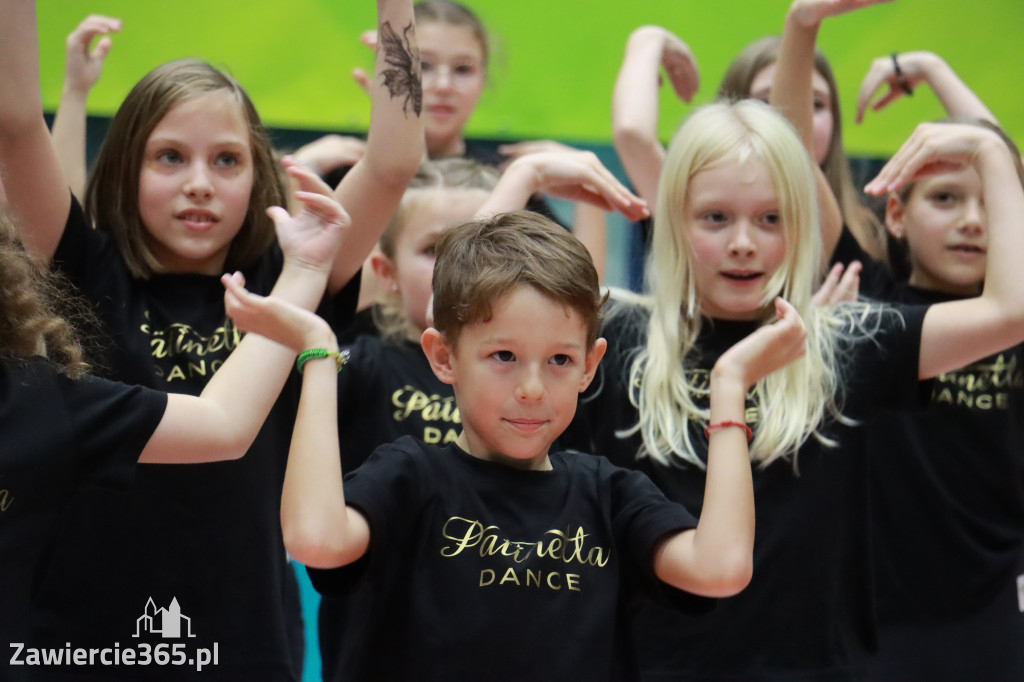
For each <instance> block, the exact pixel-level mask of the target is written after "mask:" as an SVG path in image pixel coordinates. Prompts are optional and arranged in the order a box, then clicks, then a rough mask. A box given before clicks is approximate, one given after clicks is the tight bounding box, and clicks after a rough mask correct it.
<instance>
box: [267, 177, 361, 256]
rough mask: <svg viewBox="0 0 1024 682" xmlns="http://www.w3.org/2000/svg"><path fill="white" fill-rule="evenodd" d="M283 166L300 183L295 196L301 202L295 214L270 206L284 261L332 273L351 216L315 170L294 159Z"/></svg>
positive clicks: (269, 210) (268, 211)
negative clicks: (335, 198)
mask: <svg viewBox="0 0 1024 682" xmlns="http://www.w3.org/2000/svg"><path fill="white" fill-rule="evenodd" d="M284 165H285V169H286V171H287V172H288V175H289V176H290V177H291V178H292V179H294V180H295V182H296V183H297V184H298V186H299V189H298V190H296V191H295V193H294V196H295V199H296V201H298V202H300V203H301V205H302V208H301V210H299V211H298V212H297V213H296V214H295V215H294V216H293V215H290V214H289V213H288V211H286V210H285V209H283V208H281V207H280V206H271V207H270V208H268V209H267V215H269V216H270V218H271V219H272V220H273V221H274V226H275V228H276V230H277V240H278V243H279V244H280V246H281V251H283V252H284V257H285V264H286V265H287V264H294V265H297V266H299V267H302V268H305V269H307V270H312V271H317V272H322V273H325V274H327V273H330V271H331V267H332V265H333V263H334V256H335V255H336V254H337V252H338V248H339V246H340V245H341V241H342V239H343V235H344V233H345V231H346V230H347V228H348V227H349V225H350V223H351V221H350V219H349V216H348V214H347V213H346V212H345V209H344V208H342V207H341V204H339V203H338V202H337V201H335V200H334V198H333V196H332V193H331V189H330V188H329V187H328V186H327V185H326V183H324V182H323V181H322V180H321V179H320V178H319V177H318V176H317V175H316V174H315V173H313V172H312V171H310V170H309V169H307V168H304V167H303V166H302V165H300V164H298V163H297V162H295V161H285V162H284Z"/></svg>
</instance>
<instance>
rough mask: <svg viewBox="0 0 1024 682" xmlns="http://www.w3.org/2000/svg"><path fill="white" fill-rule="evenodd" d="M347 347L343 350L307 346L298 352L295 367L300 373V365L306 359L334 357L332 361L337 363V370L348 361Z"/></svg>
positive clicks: (304, 362) (303, 363)
mask: <svg viewBox="0 0 1024 682" xmlns="http://www.w3.org/2000/svg"><path fill="white" fill-rule="evenodd" d="M348 355H349V353H348V349H347V348H346V349H345V350H343V351H336V350H327V349H326V348H309V349H307V350H304V351H302V352H301V353H299V357H298V359H296V360H295V369H297V370H299V374H302V366H303V365H305V364H306V361H307V360H319V359H320V358H334V361H335V362H336V363H337V364H338V371H339V372H340V371H341V368H342V367H344V366H345V363H346V362H348Z"/></svg>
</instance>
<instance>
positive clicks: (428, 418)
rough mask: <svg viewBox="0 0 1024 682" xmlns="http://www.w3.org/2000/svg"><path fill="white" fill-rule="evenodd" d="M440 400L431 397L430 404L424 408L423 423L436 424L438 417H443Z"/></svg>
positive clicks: (435, 396)
mask: <svg viewBox="0 0 1024 682" xmlns="http://www.w3.org/2000/svg"><path fill="white" fill-rule="evenodd" d="M439 399H440V396H437V395H432V396H430V402H429V403H428V404H427V406H426V407H424V408H423V421H425V422H436V421H437V419H438V417H440V416H441V405H440V404H438V400H439Z"/></svg>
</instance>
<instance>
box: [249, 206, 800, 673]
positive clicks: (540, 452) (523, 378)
mask: <svg viewBox="0 0 1024 682" xmlns="http://www.w3.org/2000/svg"><path fill="white" fill-rule="evenodd" d="M433 289H434V295H435V299H434V327H433V328H430V329H427V331H426V332H424V334H423V338H422V345H423V349H424V352H425V353H426V355H427V357H428V358H429V360H430V363H431V367H432V369H433V370H434V372H435V374H436V375H437V376H438V378H439V379H441V381H443V382H445V383H448V384H451V385H452V387H453V389H454V391H455V397H456V401H457V404H458V407H459V410H460V412H461V415H462V427H463V431H462V433H461V434H460V435H459V437H458V440H457V441H456V443H454V444H451V445H446V446H429V445H426V444H424V443H422V442H419V441H416V440H413V439H411V438H404V439H401V440H399V441H397V442H396V443H394V444H391V445H386V446H383V447H381V448H379V449H378V450H377V451H376V452H375V453H374V454H373V455H372V456H371V458H370V459H369V460H368V461H367V462H366V463H365V464H364V465H363V466H361V467H360V468H359V469H357V470H356V471H355V472H353V473H351V474H350V475H349V477H348V478H347V479H346V481H345V483H344V487H343V485H342V472H341V467H340V461H341V458H340V457H339V454H338V448H339V445H338V442H337V424H336V422H335V420H336V414H337V413H336V411H335V399H336V392H337V380H336V378H335V376H334V363H330V364H328V363H325V362H317V361H313V362H310V363H308V365H306V372H305V377H304V380H303V387H302V398H301V400H300V406H299V415H298V420H297V422H296V425H295V431H294V434H293V440H292V447H291V452H290V454H289V462H288V471H287V474H286V476H285V487H284V495H283V498H282V509H281V518H282V524H283V527H284V537H285V544H286V546H287V547H288V549H289V551H290V552H291V553H292V556H294V557H295V558H296V559H298V560H300V561H302V562H303V563H305V564H307V565H309V566H312V567H316V568H319V569H332V570H328V571H316V572H314V574H313V579H314V584H316V585H317V587H318V588H319V589H321V591H337V590H348V589H362V590H370V591H372V592H373V594H374V599H373V601H374V610H373V613H372V614H368V615H367V621H366V623H365V627H366V628H367V629H368V633H367V637H366V640H367V647H366V656H365V658H364V660H363V661H361V662H359V664H358V665H357V666H356V667H357V669H354V670H351V671H349V672H350V673H351V674H350V677H351V679H373V680H392V679H402V680H413V679H415V680H442V679H443V680H461V679H479V678H480V677H487V678H488V679H509V680H511V679H524V678H529V679H534V680H543V679H551V680H565V679H591V680H611V679H615V680H620V679H636V678H637V677H638V673H637V669H636V664H635V657H634V656H633V653H632V651H631V648H630V640H629V634H628V627H629V626H628V623H629V618H628V609H629V597H631V596H632V595H634V594H636V593H637V592H638V591H639V592H643V593H646V594H648V595H651V596H654V597H655V598H660V599H662V600H668V601H672V602H674V603H675V604H676V605H677V606H683V607H684V608H686V607H688V608H690V609H693V608H694V607H695V606H697V605H699V601H700V600H694V599H693V598H692V596H691V595H703V596H709V597H718V596H726V595H731V594H735V593H736V592H738V591H739V590H741V589H743V587H744V586H745V585H746V584H747V583H748V582H749V580H750V567H751V561H752V559H751V557H752V551H753V530H754V516H753V489H752V484H751V472H750V460H749V456H748V452H747V438H748V435H749V429H748V428H747V427H746V425H745V424H744V423H743V414H744V413H743V409H744V396H745V394H746V392H747V390H748V389H749V388H750V387H751V386H752V385H753V384H754V383H755V382H756V381H757V379H759V378H760V377H761V376H763V375H765V374H767V373H770V372H772V371H774V370H775V369H777V368H779V367H781V366H782V365H784V364H786V363H788V362H790V361H792V360H793V359H795V358H796V357H798V356H799V355H801V354H802V353H803V351H804V339H805V331H804V328H803V324H802V321H801V320H800V318H799V316H797V315H796V313H795V311H794V309H793V308H792V307H791V306H789V305H788V304H787V303H785V302H783V301H781V300H780V301H778V302H777V310H778V313H779V318H780V319H779V321H778V322H776V323H774V324H771V325H768V326H766V327H763V328H762V329H759V330H758V331H757V332H755V333H754V334H751V335H750V336H749V337H747V338H746V339H744V340H742V341H741V342H739V343H737V344H736V345H735V346H733V347H732V348H731V349H730V350H729V351H727V352H726V353H725V354H723V355H722V357H721V359H719V361H718V362H717V363H716V365H715V368H714V370H713V371H712V373H711V383H710V385H711V396H712V397H711V424H710V426H709V434H710V435H709V439H710V446H709V452H710V454H709V458H708V459H709V464H708V473H707V490H706V497H705V501H704V505H703V509H702V514H701V518H700V522H699V523H697V522H696V521H695V519H694V518H693V517H692V516H691V515H690V514H689V513H688V512H687V511H686V510H685V509H684V508H683V507H681V506H680V505H677V504H675V503H672V502H669V501H668V500H666V499H665V497H664V496H663V495H662V494H661V493H660V492H659V491H658V490H657V488H656V487H655V486H654V485H653V484H652V483H651V482H650V481H649V480H648V479H647V478H646V477H645V476H644V475H643V474H641V473H639V472H634V471H628V470H625V469H619V468H616V467H614V466H612V465H611V464H610V463H609V462H608V461H607V460H605V459H604V458H600V457H592V456H589V455H583V454H580V453H573V452H560V453H552V454H550V455H549V453H548V450H549V447H550V445H551V443H552V442H553V441H554V440H555V439H556V438H557V437H558V436H559V435H560V434H561V433H562V431H563V430H564V429H565V427H566V426H567V425H568V423H569V421H570V420H571V419H572V417H573V415H574V413H575V411H576V403H577V398H578V395H579V393H580V392H581V391H583V390H584V389H585V388H586V387H587V385H588V384H589V383H590V381H591V379H592V378H593V375H594V372H595V370H596V369H597V366H598V363H599V362H600V360H601V357H602V355H603V353H604V350H605V341H604V339H598V338H597V329H598V322H599V317H600V313H599V311H600V309H601V304H602V297H601V294H600V291H599V286H598V278H597V273H596V272H595V270H594V267H593V263H592V261H591V260H590V257H589V255H588V254H587V252H586V249H585V248H584V247H583V246H582V244H580V242H579V241H578V240H576V239H575V238H574V237H572V236H571V235H570V234H568V233H566V232H565V231H564V230H562V229H561V228H559V227H558V226H557V225H555V224H553V223H552V222H551V221H549V220H547V219H545V218H543V217H540V216H537V215H536V214H531V213H528V212H516V213H509V214H502V215H498V216H496V217H494V218H491V219H487V220H480V221H474V222H470V223H466V224H464V225H461V226H458V227H453V228H450V230H449V231H447V232H446V233H445V235H444V236H442V238H441V240H440V242H439V243H438V245H437V264H436V266H435V269H434V280H433ZM296 314H299V313H296ZM303 314H306V313H303ZM307 315H308V314H307ZM309 320H310V323H311V324H318V323H319V322H318V321H316V318H315V317H313V316H312V315H309ZM257 331H258V332H259V333H261V334H265V335H268V336H271V337H274V334H273V330H257ZM307 338H308V335H307ZM280 340H281V341H282V342H285V343H288V342H289V340H288V339H280ZM332 356H337V351H336V348H335V347H333V346H328V347H326V348H320V349H309V350H307V351H304V352H303V353H302V354H301V355H300V363H302V362H304V360H305V359H307V358H308V359H310V360H313V359H314V358H316V359H319V358H323V357H332ZM673 588H675V589H673ZM684 592H685V593H690V595H686V594H683V593H684ZM695 602H697V603H695Z"/></svg>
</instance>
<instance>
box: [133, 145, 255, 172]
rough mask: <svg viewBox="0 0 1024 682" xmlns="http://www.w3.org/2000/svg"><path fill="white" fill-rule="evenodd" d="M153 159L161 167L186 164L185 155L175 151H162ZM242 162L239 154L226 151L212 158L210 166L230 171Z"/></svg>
mask: <svg viewBox="0 0 1024 682" xmlns="http://www.w3.org/2000/svg"><path fill="white" fill-rule="evenodd" d="M153 159H154V160H155V161H156V163H157V164H160V165H163V166H180V165H183V164H185V163H187V161H186V158H185V155H184V154H182V153H181V152H179V151H178V150H176V149H162V150H160V151H158V152H157V153H156V154H155V155H154V156H153ZM242 162H243V159H242V154H241V153H239V152H234V151H226V152H220V153H218V154H217V155H216V156H214V157H213V161H212V162H211V164H210V165H211V166H213V167H214V168H224V169H232V168H237V167H238V166H240V165H242Z"/></svg>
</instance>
